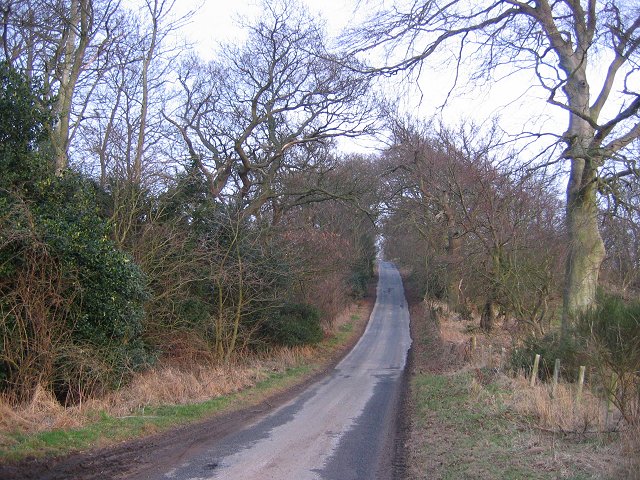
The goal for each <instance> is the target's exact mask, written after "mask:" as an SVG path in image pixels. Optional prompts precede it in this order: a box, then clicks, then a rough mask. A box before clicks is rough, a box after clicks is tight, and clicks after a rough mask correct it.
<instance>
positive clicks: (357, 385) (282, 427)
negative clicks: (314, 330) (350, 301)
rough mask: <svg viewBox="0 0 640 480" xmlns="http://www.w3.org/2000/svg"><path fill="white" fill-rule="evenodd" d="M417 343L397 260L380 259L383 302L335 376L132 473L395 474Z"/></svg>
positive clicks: (187, 477)
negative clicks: (167, 461)
mask: <svg viewBox="0 0 640 480" xmlns="http://www.w3.org/2000/svg"><path fill="white" fill-rule="evenodd" d="M410 344H411V339H410V335H409V312H408V309H407V302H406V299H405V296H404V290H403V287H402V281H401V280H400V275H399V274H398V271H397V270H396V268H395V267H394V266H393V265H392V264H390V263H387V262H380V264H379V281H378V287H377V300H376V304H375V307H374V309H373V312H372V314H371V319H370V321H369V324H368V326H367V329H366V330H365V333H364V334H363V336H362V338H361V339H360V341H359V342H358V343H357V345H356V346H355V347H354V349H353V350H352V351H351V352H350V353H349V354H348V355H347V356H346V357H345V358H344V359H343V360H342V361H341V362H340V363H339V364H338V365H337V366H336V368H335V370H333V372H332V373H331V374H330V375H328V376H327V377H325V378H324V379H323V380H321V381H319V382H318V383H316V384H314V385H312V386H311V387H310V388H308V389H307V390H306V391H305V392H304V393H302V394H301V395H300V396H298V397H297V398H295V399H294V400H292V401H290V402H289V403H287V404H285V405H283V406H282V407H280V408H278V409H277V410H275V411H273V412H272V413H270V414H269V415H268V416H266V417H264V418H262V419H260V420H258V421H256V422H254V423H253V424H251V425H249V426H248V427H247V428H245V429H243V430H241V431H239V432H235V433H233V434H231V435H228V436H226V437H225V438H224V439H222V440H221V441H219V442H217V443H216V444H214V445H211V446H207V448H206V449H204V450H200V451H199V453H198V454H197V455H195V456H193V457H191V458H183V459H181V461H180V462H179V464H177V465H174V466H172V467H163V471H154V472H151V471H147V472H146V473H143V474H141V475H137V476H135V477H131V478H132V480H133V479H134V478H135V480H142V479H154V480H155V479H175V480H196V479H197V480H201V479H202V480H204V479H207V480H208V479H212V480H213V479H225V480H235V479H237V480H268V479H274V480H275V479H277V480H289V479H290V480H316V479H317V480H374V479H390V478H392V460H393V454H394V446H393V440H394V437H395V429H396V417H397V406H398V405H397V404H398V399H399V394H400V390H401V387H402V385H401V384H402V382H401V380H402V372H403V370H404V367H405V361H406V356H407V350H408V349H409V346H410Z"/></svg>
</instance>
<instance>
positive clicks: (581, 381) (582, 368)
mask: <svg viewBox="0 0 640 480" xmlns="http://www.w3.org/2000/svg"><path fill="white" fill-rule="evenodd" d="M585 370H586V368H585V366H584V365H581V366H580V372H579V373H578V394H577V395H576V402H577V403H580V401H581V400H582V387H583V386H584V371H585Z"/></svg>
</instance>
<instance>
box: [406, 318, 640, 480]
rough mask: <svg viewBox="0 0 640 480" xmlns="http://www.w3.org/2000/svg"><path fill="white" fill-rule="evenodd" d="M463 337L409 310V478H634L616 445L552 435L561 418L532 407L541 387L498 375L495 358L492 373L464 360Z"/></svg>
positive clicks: (542, 399)
mask: <svg viewBox="0 0 640 480" xmlns="http://www.w3.org/2000/svg"><path fill="white" fill-rule="evenodd" d="M463 333H464V325H463V324H462V322H460V321H455V322H448V321H446V320H445V321H442V320H441V321H440V322H436V321H434V319H433V317H432V314H431V312H429V311H428V310H427V309H426V308H425V306H424V305H419V306H418V307H415V306H414V308H413V309H412V336H413V339H414V344H413V346H412V349H413V350H412V356H413V358H412V372H411V379H410V392H409V396H408V398H409V406H408V411H409V414H410V418H411V420H410V422H409V424H410V425H409V433H408V440H407V458H408V465H409V467H408V477H409V478H410V479H412V480H415V479H426V478H428V479H514V480H515V479H558V478H563V479H574V480H579V479H614V478H616V479H618V478H638V477H637V474H636V473H634V472H633V471H632V470H630V469H629V468H627V467H625V465H624V459H623V456H621V454H620V449H619V448H618V447H617V445H616V443H617V441H615V440H616V439H615V438H611V437H607V436H604V435H599V434H594V435H592V434H580V433H579V432H577V433H576V432H571V433H569V432H566V431H565V432H562V430H561V429H558V428H556V427H557V426H558V425H560V423H559V422H561V420H563V418H561V417H566V415H565V413H567V412H565V413H562V412H557V413H554V415H556V416H555V417H552V416H550V414H549V412H547V414H546V416H545V415H542V414H543V413H544V412H545V411H546V409H545V408H542V409H540V408H532V405H533V404H536V405H543V404H544V405H546V406H548V405H549V404H550V403H551V402H552V401H551V400H550V399H549V395H548V392H547V390H546V386H540V387H531V388H530V387H529V385H528V382H526V381H525V382H523V381H522V380H523V379H522V378H511V377H509V376H507V375H505V374H503V373H502V371H501V368H500V362H499V359H497V358H496V359H493V360H491V362H490V363H491V364H492V365H493V366H492V367H487V365H486V360H487V359H486V358H485V359H478V358H475V359H474V358H469V354H468V352H465V351H464V349H460V348H458V346H459V345H460V343H458V342H459V341H460V340H461V339H462V337H463ZM483 340H484V339H479V340H478V341H479V343H480V342H481V341H483ZM489 340H490V341H492V342H495V341H496V339H495V337H494V338H491V339H489ZM461 350H462V351H461ZM472 357H473V356H472ZM482 360H484V361H482ZM523 397H526V398H527V399H533V400H535V402H533V401H528V402H525V401H524V398H523ZM553 403H554V404H556V403H557V401H553ZM571 411H572V413H575V412H574V410H573V407H572V408H571ZM565 420H566V419H565ZM583 420H584V419H583ZM543 421H544V422H547V423H546V424H545V423H544V422H543ZM590 422H591V423H592V424H593V422H592V421H590ZM564 425H568V424H564ZM565 428H566V426H565ZM612 440H614V441H613V442H612Z"/></svg>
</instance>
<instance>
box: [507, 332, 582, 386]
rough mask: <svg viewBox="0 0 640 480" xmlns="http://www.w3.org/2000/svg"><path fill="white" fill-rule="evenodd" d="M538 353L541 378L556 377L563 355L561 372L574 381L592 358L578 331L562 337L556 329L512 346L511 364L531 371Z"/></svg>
mask: <svg viewBox="0 0 640 480" xmlns="http://www.w3.org/2000/svg"><path fill="white" fill-rule="evenodd" d="M536 354H540V365H539V369H538V378H539V379H540V380H542V381H546V380H548V379H550V378H551V377H553V369H554V365H555V361H556V359H560V376H561V377H563V378H564V379H566V380H567V381H570V382H574V381H576V380H577V379H578V371H579V369H580V365H586V364H587V362H588V358H587V356H586V354H585V351H584V342H583V341H582V340H580V339H579V338H578V337H576V336H575V335H567V336H566V338H561V337H560V335H559V334H556V333H552V334H548V335H545V336H544V337H533V336H530V337H527V338H525V339H524V341H523V343H522V345H520V346H519V347H518V348H515V349H513V350H512V353H511V358H510V365H511V368H512V369H513V370H514V371H516V372H517V371H524V372H526V374H527V375H530V374H531V369H532V367H533V361H534V358H535V356H536Z"/></svg>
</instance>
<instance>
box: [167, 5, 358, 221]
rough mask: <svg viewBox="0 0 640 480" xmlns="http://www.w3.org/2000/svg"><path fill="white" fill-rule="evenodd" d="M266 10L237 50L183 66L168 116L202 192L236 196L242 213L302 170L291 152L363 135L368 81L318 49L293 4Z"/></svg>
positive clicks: (317, 37)
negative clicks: (204, 186)
mask: <svg viewBox="0 0 640 480" xmlns="http://www.w3.org/2000/svg"><path fill="white" fill-rule="evenodd" d="M265 10H266V12H265V13H266V15H265V18H264V19H263V20H261V21H259V22H258V23H257V24H256V25H254V26H250V27H248V34H249V36H248V39H247V41H246V43H245V44H244V45H242V46H240V47H234V46H225V47H223V49H222V51H221V54H220V57H221V58H220V59H219V60H218V61H214V62H211V63H209V64H202V62H201V60H200V59H197V58H194V59H192V60H191V61H189V62H187V63H186V64H185V66H184V68H183V70H182V72H181V75H180V82H181V84H182V87H183V98H184V101H183V104H182V105H181V107H180V108H179V109H178V110H176V111H175V112H174V113H173V114H171V115H170V116H168V118H170V121H171V122H172V123H173V124H174V125H175V127H176V128H177V129H178V131H179V132H180V134H181V136H182V139H183V140H184V143H185V144H186V146H187V148H188V151H189V155H190V160H191V161H192V162H193V163H195V164H196V165H198V167H199V168H200V169H201V170H202V171H203V173H204V174H205V176H206V177H207V179H208V182H209V187H210V191H211V194H212V195H214V196H216V197H220V196H222V195H224V194H229V193H232V194H233V195H236V196H238V195H239V196H240V197H241V198H242V201H243V202H244V203H245V212H246V213H247V214H255V213H256V212H257V211H258V210H259V209H260V208H261V207H262V205H264V204H265V203H266V202H268V201H269V200H270V199H271V198H273V197H274V194H275V191H274V186H275V183H276V178H277V177H278V175H279V174H280V173H281V172H282V171H283V170H286V169H290V168H298V167H299V168H300V169H302V168H304V165H298V166H295V165H291V162H292V161H293V160H294V159H302V158H303V156H301V155H298V156H291V152H292V151H294V150H296V149H299V148H303V147H305V146H306V147H308V146H309V145H310V144H315V145H316V147H314V148H319V147H320V146H321V145H327V144H330V143H331V140H332V139H333V138H336V137H338V136H345V135H356V134H358V133H360V132H361V131H362V130H365V129H367V128H368V127H369V123H367V122H368V118H367V115H368V114H369V105H367V103H366V98H367V86H368V82H367V81H366V79H363V78H362V77H361V76H360V75H357V74H355V73H354V72H353V69H350V68H346V67H345V65H344V64H343V62H342V61H340V59H339V58H338V57H336V56H335V55H334V54H332V53H330V52H329V51H328V50H327V49H326V47H325V38H324V35H323V32H322V30H321V28H320V27H319V26H318V25H317V23H316V22H315V20H314V19H312V18H310V17H309V16H308V15H307V14H306V12H305V11H304V9H302V8H301V7H299V6H297V5H295V4H294V3H286V4H278V5H276V6H269V5H267V4H265ZM352 66H353V65H352Z"/></svg>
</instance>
